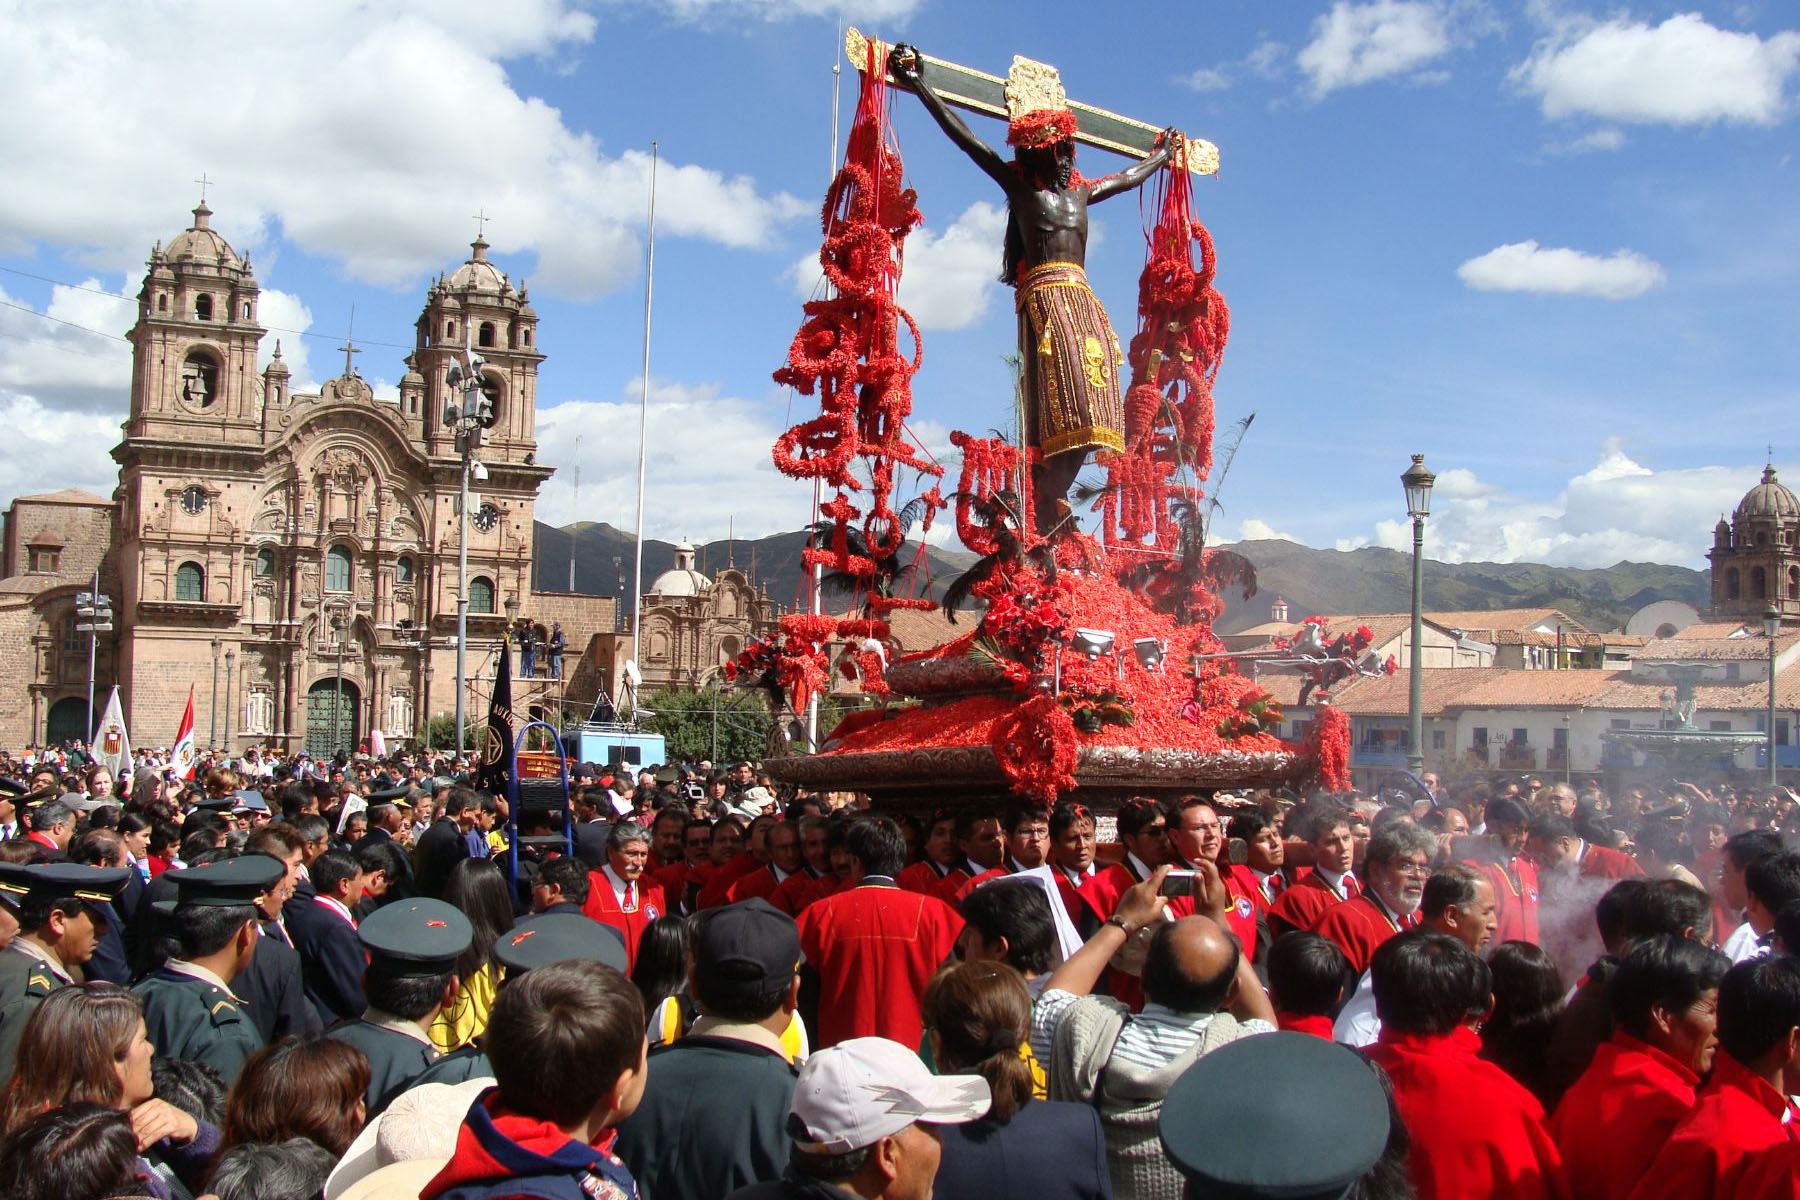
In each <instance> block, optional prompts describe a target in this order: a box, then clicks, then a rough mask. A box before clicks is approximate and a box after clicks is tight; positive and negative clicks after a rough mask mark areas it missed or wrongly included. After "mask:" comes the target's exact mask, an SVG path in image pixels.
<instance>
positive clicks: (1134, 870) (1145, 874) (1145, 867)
mask: <svg viewBox="0 0 1800 1200" xmlns="http://www.w3.org/2000/svg"><path fill="white" fill-rule="evenodd" d="M1125 869H1126V870H1128V871H1130V872H1131V874H1132V875H1133V876H1134V877H1135V878H1136V879H1137V881H1138V882H1139V883H1142V882H1144V880H1146V879H1148V878H1150V876H1151V874H1152V871H1151V870H1150V864H1148V863H1146V862H1145V861H1144V860H1143V859H1141V858H1139V857H1138V856H1137V855H1135V854H1133V853H1132V852H1131V851H1129V850H1127V851H1126V852H1125Z"/></svg>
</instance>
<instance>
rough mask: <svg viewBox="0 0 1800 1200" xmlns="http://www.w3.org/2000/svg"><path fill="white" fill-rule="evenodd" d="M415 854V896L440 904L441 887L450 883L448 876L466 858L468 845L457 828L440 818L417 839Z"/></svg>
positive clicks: (442, 891) (442, 895)
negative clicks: (416, 887)
mask: <svg viewBox="0 0 1800 1200" xmlns="http://www.w3.org/2000/svg"><path fill="white" fill-rule="evenodd" d="M415 854H416V856H417V862H416V864H415V865H416V866H417V867H418V875H417V877H416V880H417V884H418V888H419V895H421V896H429V897H431V899H433V900H442V899H443V898H444V887H445V885H447V884H448V883H449V882H450V872H451V871H453V870H455V869H456V864H457V863H459V862H461V861H462V860H463V859H465V858H467V857H469V843H468V842H466V841H464V840H463V834H462V830H461V829H458V828H457V826H456V822H455V821H452V820H451V819H450V818H449V817H442V818H440V819H439V820H437V821H434V822H432V825H431V828H430V829H427V830H426V831H425V832H424V833H422V834H420V835H419V845H418V848H417V850H416V851H415Z"/></svg>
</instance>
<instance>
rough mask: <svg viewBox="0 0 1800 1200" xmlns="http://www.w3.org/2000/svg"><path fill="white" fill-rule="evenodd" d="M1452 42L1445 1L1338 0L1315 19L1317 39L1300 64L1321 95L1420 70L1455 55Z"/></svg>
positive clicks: (1316, 93) (1312, 87) (1307, 47)
mask: <svg viewBox="0 0 1800 1200" xmlns="http://www.w3.org/2000/svg"><path fill="white" fill-rule="evenodd" d="M1452 44H1453V39H1452V36H1451V29H1450V20H1449V16H1448V13H1447V12H1446V10H1445V8H1444V6H1443V5H1441V4H1436V3H1426V2H1424V0H1374V2H1373V3H1370V4H1351V3H1349V2H1348V0H1337V3H1335V4H1333V5H1332V6H1331V11H1330V12H1328V13H1326V14H1325V15H1324V16H1321V17H1319V18H1317V19H1316V20H1314V21H1313V26H1312V41H1310V42H1308V43H1307V44H1306V45H1305V46H1304V47H1302V48H1301V50H1300V53H1299V55H1298V57H1297V58H1296V59H1295V62H1297V63H1298V64H1299V66H1300V69H1301V70H1302V71H1304V72H1305V73H1306V77H1307V80H1308V84H1309V89H1310V91H1311V93H1312V95H1313V96H1314V98H1315V99H1316V98H1318V97H1322V96H1324V95H1326V94H1327V93H1329V92H1332V91H1335V90H1337V89H1338V88H1344V87H1355V86H1357V85H1359V84H1365V83H1373V82H1375V81H1376V80H1378V79H1388V78H1391V77H1393V76H1396V75H1411V74H1415V73H1417V72H1418V71H1419V69H1420V68H1421V67H1423V66H1425V65H1426V64H1427V63H1430V62H1431V61H1433V60H1434V59H1437V58H1441V57H1442V56H1443V55H1445V54H1447V53H1449V51H1450V49H1451V46H1452Z"/></svg>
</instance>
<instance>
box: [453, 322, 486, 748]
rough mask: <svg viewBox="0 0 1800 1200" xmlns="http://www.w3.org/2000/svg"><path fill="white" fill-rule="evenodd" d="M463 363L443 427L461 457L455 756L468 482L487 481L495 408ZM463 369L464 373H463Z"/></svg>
mask: <svg viewBox="0 0 1800 1200" xmlns="http://www.w3.org/2000/svg"><path fill="white" fill-rule="evenodd" d="M463 356H464V359H465V362H464V363H457V364H454V365H453V366H451V368H450V373H449V375H448V376H447V379H446V381H447V382H448V384H449V385H450V387H451V389H452V390H460V391H461V392H462V401H461V403H458V402H457V401H456V400H455V399H451V400H448V401H446V402H445V404H444V424H445V425H447V426H449V427H450V428H451V429H453V430H455V431H456V452H457V453H458V454H459V455H461V456H462V471H461V490H460V492H459V496H458V501H457V505H456V752H457V753H458V754H461V753H462V752H463V709H464V703H463V701H464V694H465V693H466V692H467V690H468V686H469V679H468V667H469V478H470V476H471V475H474V474H475V473H476V471H477V470H478V469H480V474H479V475H478V476H477V478H481V479H485V478H487V472H486V470H485V469H481V464H480V463H478V462H476V461H475V451H476V450H477V449H478V448H479V447H480V446H481V431H482V429H484V428H485V427H486V426H487V425H488V424H490V423H491V422H492V421H493V419H494V418H493V413H494V406H493V403H492V402H491V401H490V400H489V399H488V398H487V396H486V394H485V393H483V392H482V390H481V359H480V358H479V357H477V356H476V354H475V352H474V350H473V349H472V348H471V347H469V346H467V345H466V344H465V348H464V350H463ZM465 365H466V369H465Z"/></svg>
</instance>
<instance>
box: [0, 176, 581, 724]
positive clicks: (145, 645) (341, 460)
mask: <svg viewBox="0 0 1800 1200" xmlns="http://www.w3.org/2000/svg"><path fill="white" fill-rule="evenodd" d="M211 217H212V213H211V211H210V210H209V209H208V208H207V207H206V205H205V204H204V203H202V204H201V205H200V206H199V207H197V208H195V209H194V220H193V224H192V225H190V226H189V227H188V228H187V229H186V230H185V231H183V232H181V233H179V234H178V235H176V237H174V238H173V239H172V240H171V241H170V242H169V243H168V245H166V246H164V245H161V244H159V245H157V246H156V247H155V248H154V249H153V250H152V251H151V254H150V259H149V264H148V270H147V272H146V274H145V276H144V282H143V287H142V290H141V291H140V292H139V294H138V312H137V321H136V324H135V325H134V326H133V327H132V329H131V330H130V332H129V335H128V336H129V339H130V341H131V343H132V348H133V349H132V375H131V392H130V405H129V411H128V414H127V417H126V420H125V424H124V437H123V440H122V441H121V442H120V443H119V445H118V446H117V447H115V448H114V450H113V458H114V459H115V460H116V461H117V462H118V464H119V483H118V487H117V488H116V489H115V491H114V493H113V497H112V500H111V502H110V503H109V502H106V501H102V500H99V498H97V497H90V496H84V495H81V494H79V493H52V494H51V495H48V496H31V497H21V498H19V499H18V500H16V501H15V502H14V503H13V505H12V506H11V508H10V509H9V510H8V512H7V518H6V543H5V544H6V555H5V564H4V567H5V577H4V579H0V637H6V643H7V647H8V649H7V653H9V654H11V655H13V657H14V659H15V660H16V661H17V662H18V665H19V666H20V668H21V671H22V675H20V676H15V677H16V678H25V679H27V680H29V681H30V686H29V688H28V689H24V690H23V691H20V690H17V689H9V690H8V691H7V692H6V693H5V694H4V695H3V696H0V742H4V743H5V744H12V745H19V744H22V743H24V742H26V741H31V740H37V739H40V738H46V737H65V736H77V737H78V736H81V732H80V731H81V729H82V728H84V727H86V726H87V724H88V714H87V713H86V710H85V685H86V666H87V663H86V651H87V646H86V644H85V638H77V637H75V636H74V635H73V634H72V633H71V632H70V631H71V629H72V617H73V610H72V605H73V599H72V598H73V596H74V594H75V593H76V592H78V591H80V590H83V589H84V585H86V584H87V583H89V582H90V581H91V577H92V573H93V571H94V570H95V569H96V568H98V569H99V571H100V575H101V587H102V590H103V591H105V592H107V593H108V594H109V595H111V596H112V598H113V601H114V610H115V612H116V614H117V625H118V628H117V632H116V635H115V637H114V638H113V639H112V641H111V644H104V639H103V645H102V646H101V647H100V648H99V649H100V662H99V664H97V666H98V669H97V671H96V675H97V677H98V680H99V684H100V688H101V693H100V694H102V695H103V694H104V689H105V688H106V687H107V686H109V685H110V684H111V683H113V682H117V683H118V684H119V686H120V689H121V692H122V694H123V699H124V703H125V712H126V719H127V724H128V726H129V728H130V729H131V730H132V732H133V735H134V736H135V737H136V739H137V740H138V741H139V742H141V743H159V744H166V743H168V742H170V741H172V740H173V738H174V734H175V728H176V724H177V722H178V721H179V719H180V714H181V711H182V708H183V706H184V705H185V704H186V702H187V697H188V691H189V688H190V687H194V688H195V692H196V710H197V713H198V716H199V722H200V723H201V728H200V729H199V730H198V733H199V735H200V737H199V740H201V741H202V742H203V743H204V742H205V741H206V740H208V738H209V736H211V733H212V731H211V730H210V729H209V728H207V725H208V724H210V723H211V720H213V719H217V718H210V719H209V710H211V711H216V712H219V713H222V714H223V728H222V729H221V730H220V734H221V736H219V737H218V738H217V740H218V741H220V742H226V741H229V742H230V743H231V744H233V745H239V746H241V745H244V744H273V745H276V746H280V747H283V748H287V749H299V748H301V747H306V748H309V749H311V750H313V751H314V752H315V753H321V752H324V753H329V752H331V751H334V750H336V749H339V748H343V747H347V746H353V745H355V744H356V743H358V742H359V741H361V740H363V739H365V738H366V737H367V734H368V731H369V730H371V729H380V730H382V731H384V733H386V734H387V736H388V738H389V740H390V741H391V740H395V739H398V740H402V741H404V740H408V739H411V738H414V737H416V736H418V735H419V734H420V733H421V732H422V731H423V728H424V724H425V719H426V715H427V714H430V713H443V712H448V711H450V710H451V709H452V708H453V707H454V704H455V695H454V691H455V686H454V680H455V645H454V634H455V629H456V611H457V601H458V573H457V548H458V525H459V522H458V502H459V501H458V491H459V485H460V482H461V471H462V459H461V456H460V454H459V452H458V450H457V446H456V440H455V431H454V429H453V428H452V427H451V426H449V425H447V424H446V423H445V420H444V409H445V405H446V402H447V401H449V400H451V399H452V398H453V397H454V395H455V389H454V388H453V387H452V384H451V380H450V378H449V376H450V372H451V369H452V367H454V366H457V365H458V364H462V365H463V368H464V369H465V370H466V369H468V361H467V360H468V352H469V349H471V348H472V351H473V354H474V355H475V356H476V357H477V358H479V360H480V364H481V365H480V381H481V387H482V389H483V391H484V392H485V394H486V395H487V397H488V399H489V400H490V402H491V404H492V407H493V413H492V419H491V422H490V423H489V427H488V428H487V429H486V430H485V431H484V434H483V439H482V444H481V448H480V451H479V453H478V456H477V457H478V458H479V460H480V462H481V464H482V465H483V467H484V468H485V471H486V476H487V477H486V480H485V482H482V483H479V484H477V485H475V487H476V489H477V492H476V494H475V496H474V498H473V499H472V501H471V506H470V509H471V511H470V520H469V584H468V610H469V617H468V628H469V648H468V668H469V674H470V676H471V680H472V681H473V680H475V679H477V678H482V677H487V678H491V675H492V671H493V666H492V651H493V650H494V649H495V648H496V647H497V646H498V642H499V639H500V637H501V636H502V633H503V629H504V626H505V624H506V620H507V616H508V615H509V614H511V613H516V612H519V611H521V610H522V611H523V612H524V613H525V614H527V615H529V616H533V617H538V618H539V619H548V617H549V616H550V615H551V613H552V612H554V615H555V616H556V618H557V619H559V620H561V621H562V622H563V624H564V629H565V633H566V634H567V636H568V641H569V647H570V662H569V664H568V666H569V669H568V671H566V672H565V673H566V674H574V673H575V671H576V669H577V668H578V666H579V663H578V661H577V660H578V658H579V656H580V655H581V654H582V652H583V648H584V647H586V646H587V645H588V644H589V641H590V639H591V638H592V637H593V635H594V634H596V633H598V632H599V631H601V630H610V629H611V628H612V625H613V601H612V600H611V599H610V598H600V597H573V596H561V595H559V596H555V597H536V596H532V595H530V594H529V593H530V580H531V556H532V524H533V515H534V510H535V506H536V500H537V492H538V488H539V487H540V486H541V485H542V484H543V482H544V481H545V480H546V479H548V478H549V476H550V474H551V470H550V468H548V467H545V466H541V465H539V464H538V463H537V461H536V453H537V442H536V440H535V422H536V402H537V375H538V367H539V364H540V363H542V362H543V361H544V355H543V353H542V352H541V351H540V349H539V346H538V341H537V313H536V312H535V311H534V310H533V308H532V307H531V303H530V299H529V297H528V295H527V293H526V291H525V290H524V288H522V287H518V288H515V287H514V286H513V284H512V283H511V281H510V280H509V279H508V278H507V276H506V274H505V273H504V272H503V271H501V270H500V269H499V268H498V267H496V266H495V265H494V264H493V263H492V262H490V261H489V260H488V257H487V250H488V245H487V243H486V242H485V241H483V240H481V239H479V238H478V239H477V240H476V241H475V242H474V243H473V245H472V253H471V256H470V257H469V259H468V260H467V261H466V262H464V263H463V264H462V265H461V266H460V267H458V268H457V269H456V270H455V271H454V272H453V273H452V274H450V275H449V276H448V277H445V276H443V275H440V276H439V277H438V278H437V280H436V281H434V282H433V283H432V284H431V286H430V288H429V289H428V291H427V293H426V297H425V304H424V307H423V311H422V312H421V313H420V316H419V319H418V322H417V325H416V329H415V344H414V349H413V351H412V353H411V354H409V355H408V356H407V357H406V372H405V374H404V376H403V377H402V378H401V381H400V385H399V391H398V397H397V398H396V399H391V400H389V399H378V398H377V397H376V396H375V394H374V392H373V391H372V389H371V388H370V386H369V384H368V383H367V382H366V381H365V380H364V379H363V378H362V376H361V375H360V374H359V373H358V371H357V369H356V366H355V361H354V358H353V355H354V354H356V353H359V351H356V350H355V348H354V347H352V346H349V345H346V346H345V347H342V349H343V350H344V369H343V372H342V373H341V374H340V375H338V376H337V377H336V378H334V379H330V380H328V381H326V382H325V384H324V385H323V386H322V387H321V388H320V389H319V391H318V392H317V393H310V394H308V393H296V392H293V391H291V390H290V387H289V370H288V367H287V365H286V364H285V363H284V362H283V361H282V356H281V347H280V344H279V342H277V343H276V346H275V348H274V352H273V354H272V356H271V358H270V360H269V362H268V365H267V366H266V367H265V368H264V369H263V370H262V371H261V372H258V371H257V369H256V366H257V362H258V352H259V346H260V343H261V341H262V339H263V336H264V333H265V331H264V329H263V328H262V326H260V325H259V324H258V323H257V300H258V288H257V284H256V280H255V277H254V275H253V274H252V272H251V269H250V264H249V262H248V261H247V260H246V259H244V258H243V257H241V256H240V255H238V254H237V252H236V251H234V250H233V249H232V248H231V246H230V244H229V243H228V242H227V241H226V240H225V238H224V237H222V236H221V235H220V234H219V233H218V231H216V230H214V229H213V228H212V225H211ZM102 526H104V527H105V528H106V529H107V536H106V537H105V538H104V539H103V540H102V539H100V538H99V537H98V536H97V533H96V531H97V530H98V529H99V528H101V527H102ZM540 613H541V616H540ZM9 634H16V635H17V637H16V639H15V638H14V637H8V636H6V635H9ZM77 642H80V643H81V644H80V645H79V646H78V645H77ZM27 648H28V649H27ZM77 651H79V654H77ZM77 659H79V668H80V670H79V676H80V678H79V679H77V678H72V675H74V674H75V673H76V671H75V662H76V660H77ZM221 661H223V663H224V664H225V670H224V678H223V679H222V680H221V681H220V682H219V683H218V684H217V690H215V685H214V684H213V682H212V681H213V678H214V677H215V676H216V675H217V674H218V671H219V664H220V663H221ZM486 687H487V684H485V683H484V684H483V686H482V688H481V691H480V692H479V693H476V692H475V691H473V689H472V691H471V695H470V698H469V711H470V712H471V713H472V714H473V715H472V717H471V723H474V722H476V721H478V720H479V719H480V715H481V714H480V710H479V709H478V707H477V700H478V699H479V696H480V695H485V691H486ZM548 690H549V687H548V685H547V684H544V683H536V684H534V683H531V682H530V681H524V680H521V681H520V682H519V683H518V684H515V687H514V702H515V706H518V707H525V706H527V705H529V704H530V703H531V702H532V701H533V700H534V698H535V699H538V700H542V699H543V698H544V694H545V693H547V692H548ZM78 694H79V695H78ZM96 702H98V700H97V701H96ZM214 706H216V708H215V707H214Z"/></svg>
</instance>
